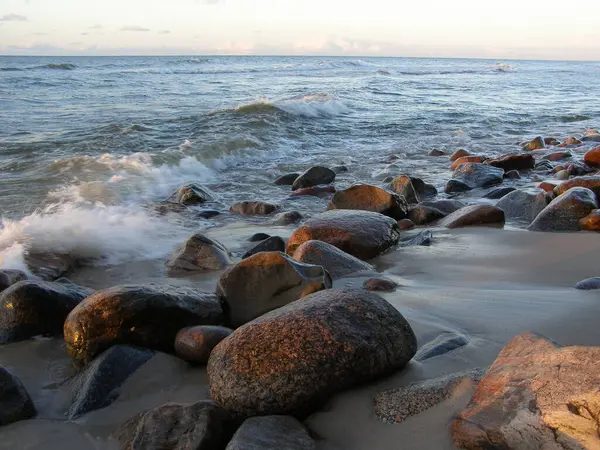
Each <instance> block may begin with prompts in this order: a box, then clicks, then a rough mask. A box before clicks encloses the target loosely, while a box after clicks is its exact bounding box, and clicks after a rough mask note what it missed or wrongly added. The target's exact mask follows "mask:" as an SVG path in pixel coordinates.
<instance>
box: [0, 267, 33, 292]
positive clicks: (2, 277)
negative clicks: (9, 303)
mask: <svg viewBox="0 0 600 450" xmlns="http://www.w3.org/2000/svg"><path fill="white" fill-rule="evenodd" d="M25 280H27V274H26V273H25V272H21V271H20V270H11V269H3V270H0V292H2V291H4V290H5V289H6V288H8V287H10V286H12V285H13V284H15V283H18V282H19V281H25Z"/></svg>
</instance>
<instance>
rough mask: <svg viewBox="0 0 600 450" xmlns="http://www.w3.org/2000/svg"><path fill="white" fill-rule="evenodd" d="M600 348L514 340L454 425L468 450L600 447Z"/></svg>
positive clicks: (527, 338)
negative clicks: (599, 405) (599, 388)
mask: <svg viewBox="0 0 600 450" xmlns="http://www.w3.org/2000/svg"><path fill="white" fill-rule="evenodd" d="M599 384H600V348H599V347H563V348H561V347H559V346H558V345H557V344H555V343H554V342H552V341H550V340H549V339H546V338H543V337H541V336H537V335H534V334H532V333H524V334H521V335H519V336H517V337H515V338H514V339H513V340H512V341H511V342H510V343H509V344H508V345H507V346H506V347H504V348H503V349H502V351H501V352H500V354H499V355H498V358H497V359H496V361H494V363H493V364H492V366H491V367H490V369H489V370H488V371H487V373H486V374H485V376H484V377H483V379H482V380H481V382H480V383H479V385H478V387H477V389H476V391H475V394H474V395H473V398H472V399H471V402H470V403H469V405H468V406H467V407H466V408H465V409H464V410H463V411H462V412H461V413H460V415H459V416H458V418H457V419H456V420H455V421H454V422H453V424H452V435H453V438H454V444H455V445H456V446H457V447H459V448H462V449H466V450H476V449H477V450H480V449H497V450H501V449H506V450H508V449H557V450H558V449H560V450H582V449H595V448H600V436H599V435H598V420H599V418H598V414H599V413H598V408H597V406H596V405H598V404H600V393H599V391H598V385H599Z"/></svg>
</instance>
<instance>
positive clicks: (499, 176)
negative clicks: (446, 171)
mask: <svg viewBox="0 0 600 450" xmlns="http://www.w3.org/2000/svg"><path fill="white" fill-rule="evenodd" d="M452 178H453V179H454V180H458V181H462V182H463V183H465V184H466V185H468V186H469V187H470V188H472V189H475V188H486V187H490V186H494V185H496V184H501V183H502V181H503V180H504V170H502V169H498V168H496V167H493V166H490V165H489V164H483V163H464V164H461V165H460V166H458V168H457V169H456V170H455V171H454V173H453V174H452Z"/></svg>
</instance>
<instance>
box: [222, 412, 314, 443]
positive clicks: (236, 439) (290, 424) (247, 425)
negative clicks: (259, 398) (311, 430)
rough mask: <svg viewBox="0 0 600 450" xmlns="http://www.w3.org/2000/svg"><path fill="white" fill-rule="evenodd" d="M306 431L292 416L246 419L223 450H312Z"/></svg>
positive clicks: (311, 441) (312, 441) (310, 440)
mask: <svg viewBox="0 0 600 450" xmlns="http://www.w3.org/2000/svg"><path fill="white" fill-rule="evenodd" d="M314 449H316V445H315V441H314V440H313V439H312V438H311V437H310V435H309V434H308V430H307V429H306V428H305V427H304V425H302V424H301V423H300V422H298V419H296V418H294V417H292V416H263V417H251V418H249V419H246V420H245V421H244V423H242V426H240V428H238V430H237V431H236V432H235V434H234V435H233V437H232V438H231V441H229V444H227V448H226V449H225V450H314Z"/></svg>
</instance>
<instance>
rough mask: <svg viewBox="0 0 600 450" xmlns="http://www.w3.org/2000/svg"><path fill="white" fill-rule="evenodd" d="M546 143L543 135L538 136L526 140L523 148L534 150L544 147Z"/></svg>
mask: <svg viewBox="0 0 600 450" xmlns="http://www.w3.org/2000/svg"><path fill="white" fill-rule="evenodd" d="M545 146H546V145H545V144H544V139H543V138H542V137H541V136H538V137H536V138H533V139H532V140H531V141H529V142H526V143H525V144H524V145H523V150H528V151H532V150H540V149H542V148H544V147H545Z"/></svg>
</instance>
